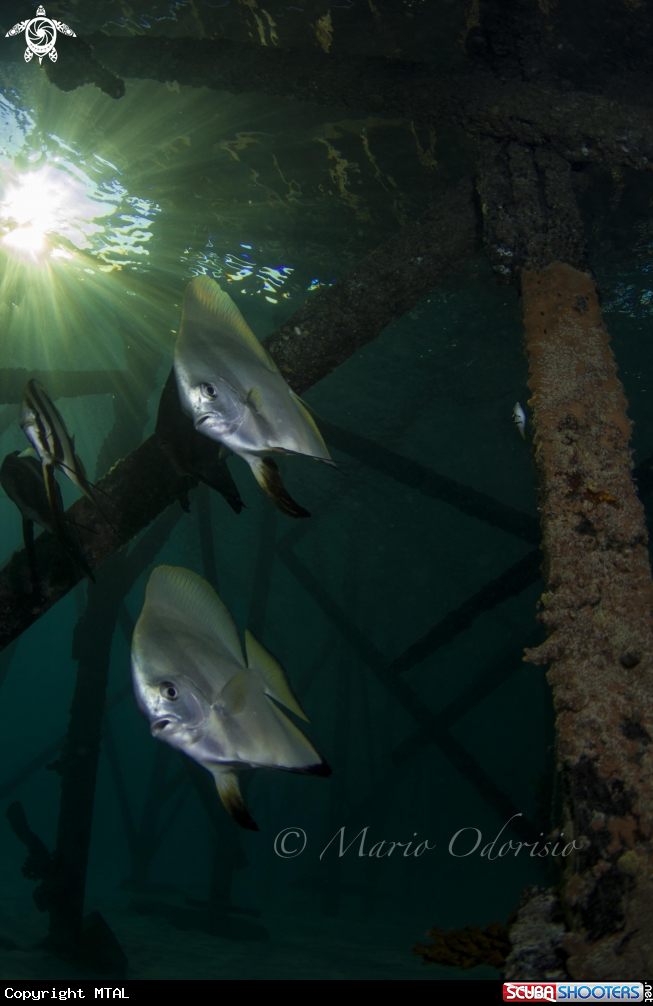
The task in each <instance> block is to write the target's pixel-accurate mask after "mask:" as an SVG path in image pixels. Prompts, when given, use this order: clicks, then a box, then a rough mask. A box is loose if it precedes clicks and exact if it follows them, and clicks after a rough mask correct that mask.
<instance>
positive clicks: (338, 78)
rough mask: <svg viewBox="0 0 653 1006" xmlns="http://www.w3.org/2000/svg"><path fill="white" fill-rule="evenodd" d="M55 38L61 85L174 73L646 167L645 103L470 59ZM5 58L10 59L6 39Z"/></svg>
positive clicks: (649, 128)
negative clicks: (492, 68) (522, 76)
mask: <svg viewBox="0 0 653 1006" xmlns="http://www.w3.org/2000/svg"><path fill="white" fill-rule="evenodd" d="M57 44H58V45H60V46H61V55H62V58H61V59H59V60H58V61H57V62H56V63H54V64H50V63H48V65H47V67H45V69H46V71H47V73H48V75H49V76H50V79H51V80H52V81H53V82H54V83H55V84H57V85H58V86H59V87H61V88H62V89H63V90H66V91H69V90H72V89H74V88H75V87H79V85H80V84H85V83H88V82H90V81H93V82H95V83H97V85H98V86H99V87H101V88H102V89H103V90H105V91H106V92H107V93H109V94H112V96H113V97H120V94H121V93H122V92H121V87H120V85H121V83H122V80H121V78H124V77H127V78H129V77H136V78H146V79H150V80H158V81H161V82H165V81H170V80H176V81H177V82H178V83H179V84H187V85H190V86H192V87H209V88H213V89H214V90H217V91H230V92H231V93H233V94H239V93H242V92H252V91H253V92H257V93H259V94H270V95H275V96H279V97H285V98H293V99H295V100H297V101H307V102H312V103H314V104H318V105H325V106H328V107H330V108H333V106H344V107H345V108H347V109H348V110H349V111H350V112H352V113H354V114H356V115H359V114H362V115H365V114H368V115H375V116H390V117H392V118H397V117H402V118H406V119H409V120H411V121H414V122H428V123H433V122H436V123H453V124H455V125H458V126H462V127H463V128H464V129H465V130H466V131H467V132H470V133H473V134H475V135H483V136H489V137H493V138H495V139H498V140H501V141H513V142H517V143H520V144H528V145H530V146H533V147H540V146H543V145H547V144H548V145H549V146H550V147H551V149H553V150H554V151H556V152H557V153H558V154H560V155H562V156H563V157H564V158H565V159H566V160H568V161H571V162H574V163H578V164H589V163H592V162H600V163H603V164H606V165H625V166H629V167H636V168H646V169H650V168H651V167H652V166H653V123H652V122H651V117H650V115H649V113H648V111H647V110H646V109H645V108H640V107H638V106H631V105H625V104H622V103H620V102H617V101H613V100H609V99H608V98H604V97H601V96H597V95H594V94H587V93H584V92H582V91H574V92H569V91H567V90H562V89H560V90H548V89H545V88H543V87H538V86H537V85H534V84H529V83H525V82H523V81H520V80H518V79H511V80H509V81H505V82H503V81H501V80H499V79H498V78H497V77H495V76H493V75H492V74H489V73H488V72H487V71H484V70H482V69H478V68H476V67H473V66H469V68H468V69H467V70H465V71H453V70H451V68H449V67H447V68H446V69H441V70H440V69H438V67H437V64H433V63H419V62H415V63H411V62H408V61H406V60H397V59H388V58H387V57H372V56H367V57H360V56H357V57H352V56H351V55H326V54H324V53H321V52H316V51H307V50H300V49H278V48H274V47H266V46H260V45H249V44H247V43H243V42H235V41H230V40H228V39H224V38H222V39H192V38H165V37H157V38H154V37H151V36H144V35H138V36H136V37H132V38H118V37H114V36H109V35H105V34H102V33H100V32H97V33H95V34H92V35H88V36H86V37H85V39H83V40H82V39H67V38H65V37H61V38H60V39H58V40H57ZM64 50H65V52H64ZM22 55H23V52H22V49H21V48H20V45H19V44H17V43H14V47H13V50H12V57H11V58H15V59H21V60H22ZM64 56H65V58H63V57H64ZM4 58H9V49H8V47H7V49H6V54H5V55H4ZM93 64H95V69H93ZM107 77H108V78H109V79H108V80H107Z"/></svg>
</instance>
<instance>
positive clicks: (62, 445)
mask: <svg viewBox="0 0 653 1006" xmlns="http://www.w3.org/2000/svg"><path fill="white" fill-rule="evenodd" d="M20 425H21V427H22V430H23V433H24V434H25V436H26V437H27V439H28V440H29V441H30V443H31V444H32V446H33V447H34V449H35V450H36V452H37V454H38V456H39V458H40V459H41V464H42V466H43V478H44V479H45V487H46V490H47V494H48V500H49V501H50V505H51V507H52V508H53V513H54V507H55V495H56V490H55V489H54V485H55V484H56V483H55V477H54V470H55V468H57V469H59V471H60V472H63V473H64V475H67V476H68V478H69V479H70V481H71V482H72V483H74V485H76V486H77V488H78V489H79V490H80V491H81V492H83V493H84V495H85V496H86V497H87V498H88V499H89V500H90V501H91V503H93V504H94V505H95V506H96V507H97V509H98V510H99V512H100V513H101V514H102V516H103V517H104V519H105V520H106V522H107V523H108V524H109V525H110V526H111V527H112V528H113V530H114V531H115V528H114V527H113V524H111V521H110V520H109V518H108V517H107V516H106V514H105V513H104V511H103V509H102V507H101V506H100V504H99V502H98V499H97V495H96V493H95V491H94V487H93V485H92V483H91V482H90V481H89V479H88V476H87V474H86V470H85V468H84V465H83V464H82V460H81V458H80V457H79V455H78V453H77V451H76V450H75V438H74V436H73V437H71V436H70V434H69V433H68V430H67V429H66V425H65V423H64V421H63V419H62V418H61V415H60V413H59V410H58V409H57V407H56V405H55V404H54V402H53V401H52V399H51V398H50V396H49V395H48V393H47V391H46V390H45V388H44V387H43V385H42V384H40V383H39V382H38V381H37V380H35V379H34V378H32V380H31V381H28V382H27V386H26V388H25V391H24V393H23V404H22V407H21V410H20Z"/></svg>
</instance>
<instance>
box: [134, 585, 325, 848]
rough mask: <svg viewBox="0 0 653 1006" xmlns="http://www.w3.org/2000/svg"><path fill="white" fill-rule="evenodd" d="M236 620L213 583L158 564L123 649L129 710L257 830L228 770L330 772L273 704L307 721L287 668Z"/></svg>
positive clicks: (238, 817) (241, 819)
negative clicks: (209, 779) (132, 703)
mask: <svg viewBox="0 0 653 1006" xmlns="http://www.w3.org/2000/svg"><path fill="white" fill-rule="evenodd" d="M245 649H246V654H247V660H245V658H244V657H243V651H242V647H241V643H240V638H239V636H238V631H237V629H236V626H235V624H234V621H233V619H232V617H231V615H230V614H229V612H228V611H227V609H226V607H225V606H224V604H223V603H222V601H221V600H220V598H219V597H218V595H217V594H216V592H215V591H214V589H213V587H211V586H210V584H208V583H207V582H206V580H204V579H202V577H201V576H198V574H197V573H193V572H191V570H189V569H184V568H183V567H181V566H157V568H156V569H155V570H153V572H152V574H151V576H150V579H149V582H148V585H147V590H146V593H145V604H144V605H143V610H142V611H141V614H140V617H139V619H138V622H137V623H136V628H135V629H134V636H133V639H132V647H131V665H132V681H133V684H134V692H135V696H136V704H137V705H138V708H139V709H140V711H141V712H142V713H143V714H144V715H145V716H146V717H147V719H148V720H149V721H150V731H151V733H152V736H153V737H157V738H158V739H159V740H163V741H166V742H167V743H168V744H170V745H171V747H175V748H178V749H179V750H180V751H183V752H184V754H186V755H188V757H189V758H192V759H193V760H194V761H196V762H198V763H199V764H200V765H202V766H203V767H204V768H205V769H207V771H209V772H210V773H211V774H212V775H213V778H214V779H215V784H216V786H217V789H218V793H219V795H220V798H221V800H222V802H223V804H224V806H225V808H226V809H227V811H228V812H229V814H231V815H232V816H233V817H234V818H235V820H236V821H237V822H238V824H240V825H241V826H242V827H243V828H250V829H251V830H253V831H258V828H257V826H256V824H255V822H254V821H253V820H252V818H251V817H250V815H249V813H248V811H247V810H246V808H245V804H244V803H243V798H242V795H241V792H240V788H239V785H238V779H237V776H236V774H235V773H236V771H237V770H238V769H240V768H279V769H286V770H288V771H291V772H303V773H311V774H313V775H322V776H327V775H331V769H330V768H329V766H328V765H327V764H326V762H325V761H324V759H323V758H322V757H321V756H320V755H319V754H318V752H317V751H316V750H315V748H314V747H313V745H312V744H311V743H310V741H308V740H307V738H306V737H305V736H304V734H303V733H302V732H301V731H300V730H298V728H297V727H296V726H295V725H294V723H292V722H291V721H290V720H289V719H288V717H287V716H285V715H284V713H282V712H281V710H280V709H279V707H278V705H277V703H280V704H281V705H283V706H285V707H286V709H290V710H291V711H292V712H293V713H295V715H296V716H299V717H300V718H301V719H303V720H306V719H307V718H306V716H305V714H304V712H303V711H302V709H301V707H300V705H299V703H298V702H297V699H296V698H295V696H294V694H293V692H292V689H291V687H290V684H289V682H288V679H287V677H286V675H285V672H284V671H283V669H282V668H281V666H280V665H279V664H278V663H277V662H276V660H275V659H274V657H273V656H272V655H271V654H270V653H268V651H267V650H266V649H265V648H264V647H263V646H262V645H261V644H260V643H259V642H258V640H256V639H255V638H254V636H253V635H252V634H251V633H250V632H249V631H247V632H246V633H245Z"/></svg>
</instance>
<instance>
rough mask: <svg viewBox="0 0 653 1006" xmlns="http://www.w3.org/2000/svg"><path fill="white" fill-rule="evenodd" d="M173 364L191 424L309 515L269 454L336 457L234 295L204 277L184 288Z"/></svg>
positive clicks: (297, 513) (287, 504)
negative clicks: (257, 335)
mask: <svg viewBox="0 0 653 1006" xmlns="http://www.w3.org/2000/svg"><path fill="white" fill-rule="evenodd" d="M174 366H175V377H176V379H177V389H178V392H179V401H180V402H181V407H182V409H183V410H184V412H185V413H186V415H188V416H190V417H191V419H192V420H193V423H194V425H195V429H196V430H199V431H200V433H203V434H205V436H207V437H211V438H212V439H213V440H218V441H219V442H220V443H222V444H224V446H225V447H228V448H229V450H231V451H233V453H234V454H239V455H240V456H241V457H242V458H244V459H245V461H247V463H248V464H249V465H250V467H251V469H252V471H253V473H254V476H255V478H256V480H257V482H258V483H259V485H260V486H261V488H262V489H263V490H264V492H266V493H267V494H268V496H270V497H271V499H273V500H274V502H275V503H276V504H277V506H278V507H279V509H280V510H283V512H284V513H286V514H288V515H289V516H290V517H308V516H309V514H308V512H307V511H306V510H304V509H303V508H302V507H300V506H298V505H297V504H296V503H295V501H294V500H293V499H291V497H290V496H289V494H288V493H287V491H286V489H285V488H284V486H283V483H282V482H281V477H280V475H279V471H278V469H277V466H276V465H275V463H274V461H272V459H271V458H270V457H268V455H270V454H303V455H306V456H307V457H310V458H315V459H316V460H318V461H324V462H325V463H326V464H330V465H333V464H334V463H333V461H332V460H331V456H330V454H329V452H328V450H327V448H326V445H325V443H324V440H323V439H322V435H321V434H320V432H319V430H318V428H317V426H316V425H315V422H314V421H313V418H312V416H311V414H310V412H309V411H308V409H307V408H306V406H305V405H304V403H303V402H302V401H301V399H300V398H299V397H298V396H297V395H295V394H294V392H292V391H291V390H290V388H289V387H288V385H287V384H286V382H285V381H284V379H283V377H282V376H281V374H280V373H279V370H278V368H277V365H276V364H275V362H274V361H273V360H272V358H271V357H270V355H269V354H268V352H267V351H266V350H265V348H264V347H263V346H262V345H261V343H260V342H259V341H258V339H257V338H256V336H255V335H254V333H253V332H252V330H251V328H250V327H249V326H248V324H247V322H246V321H245V319H244V318H243V316H242V314H241V313H240V311H239V310H238V308H237V307H236V305H235V304H234V302H233V301H232V299H231V297H229V295H228V294H226V293H225V292H224V291H223V290H221V289H220V287H219V286H218V284H217V283H216V282H215V280H214V279H211V278H210V277H208V276H197V277H196V278H195V279H194V280H192V281H191V282H190V283H189V284H188V286H187V287H186V291H185V293H184V305H183V310H182V315H181V325H180V327H179V335H178V336H177V341H176V343H175V364H174ZM334 467H335V465H334Z"/></svg>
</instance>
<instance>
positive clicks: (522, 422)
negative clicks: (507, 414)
mask: <svg viewBox="0 0 653 1006" xmlns="http://www.w3.org/2000/svg"><path fill="white" fill-rule="evenodd" d="M512 421H513V423H514V424H515V426H516V427H517V429H518V430H519V432H520V433H521V435H522V438H523V439H524V440H525V439H526V413H525V412H524V410H523V409H522V407H521V405H520V404H519V402H515V407H514V409H513V410H512Z"/></svg>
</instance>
